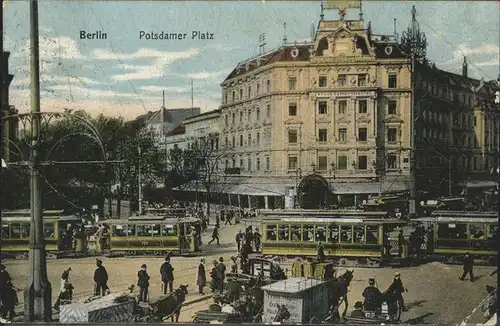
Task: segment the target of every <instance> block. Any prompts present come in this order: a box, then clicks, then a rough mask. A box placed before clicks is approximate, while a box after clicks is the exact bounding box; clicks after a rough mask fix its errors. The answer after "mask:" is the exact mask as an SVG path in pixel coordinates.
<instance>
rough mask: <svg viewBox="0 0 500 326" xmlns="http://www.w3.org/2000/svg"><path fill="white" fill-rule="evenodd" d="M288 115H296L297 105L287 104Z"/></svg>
mask: <svg viewBox="0 0 500 326" xmlns="http://www.w3.org/2000/svg"><path fill="white" fill-rule="evenodd" d="M288 115H289V116H296V115H297V103H288Z"/></svg>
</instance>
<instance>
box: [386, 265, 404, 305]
mask: <svg viewBox="0 0 500 326" xmlns="http://www.w3.org/2000/svg"><path fill="white" fill-rule="evenodd" d="M405 291H407V290H406V289H405V288H404V286H403V282H402V281H401V274H399V273H396V274H394V279H393V281H392V284H391V285H390V286H389V288H388V289H387V293H392V295H393V296H394V299H395V300H396V301H398V302H399V305H400V306H401V309H403V311H406V307H405V300H404V298H403V292H405Z"/></svg>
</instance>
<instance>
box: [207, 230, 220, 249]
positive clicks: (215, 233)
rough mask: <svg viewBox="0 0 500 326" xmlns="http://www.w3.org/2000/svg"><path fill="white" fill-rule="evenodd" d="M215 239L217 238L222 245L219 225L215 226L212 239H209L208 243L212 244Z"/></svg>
mask: <svg viewBox="0 0 500 326" xmlns="http://www.w3.org/2000/svg"><path fill="white" fill-rule="evenodd" d="M214 240H217V245H218V246H220V243H219V228H218V227H217V225H216V226H215V227H214V230H213V232H212V240H210V241H208V245H209V246H210V244H211V243H212V242H214Z"/></svg>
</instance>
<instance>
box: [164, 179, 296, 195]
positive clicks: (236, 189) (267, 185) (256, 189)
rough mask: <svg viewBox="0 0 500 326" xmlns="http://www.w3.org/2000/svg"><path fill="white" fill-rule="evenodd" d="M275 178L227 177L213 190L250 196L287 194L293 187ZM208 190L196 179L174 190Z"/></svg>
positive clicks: (214, 186) (215, 185)
mask: <svg viewBox="0 0 500 326" xmlns="http://www.w3.org/2000/svg"><path fill="white" fill-rule="evenodd" d="M280 181H281V180H276V179H274V178H246V177H241V178H236V177H234V178H227V179H226V180H224V181H222V182H220V183H217V184H214V185H213V189H212V191H213V192H220V193H223V194H231V195H250V196H285V195H286V194H287V189H289V188H290V187H293V185H292V184H288V183H286V182H280ZM196 188H198V192H206V190H205V188H204V187H203V185H202V184H201V183H200V182H199V183H198V187H196V181H191V182H189V183H188V184H186V185H183V186H181V187H178V188H174V190H179V191H196Z"/></svg>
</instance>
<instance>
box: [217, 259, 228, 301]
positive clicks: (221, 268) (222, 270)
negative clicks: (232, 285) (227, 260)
mask: <svg viewBox="0 0 500 326" xmlns="http://www.w3.org/2000/svg"><path fill="white" fill-rule="evenodd" d="M217 274H218V275H219V280H220V284H219V286H220V291H221V293H222V292H224V280H225V279H226V265H224V258H222V257H219V263H218V264H217Z"/></svg>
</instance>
